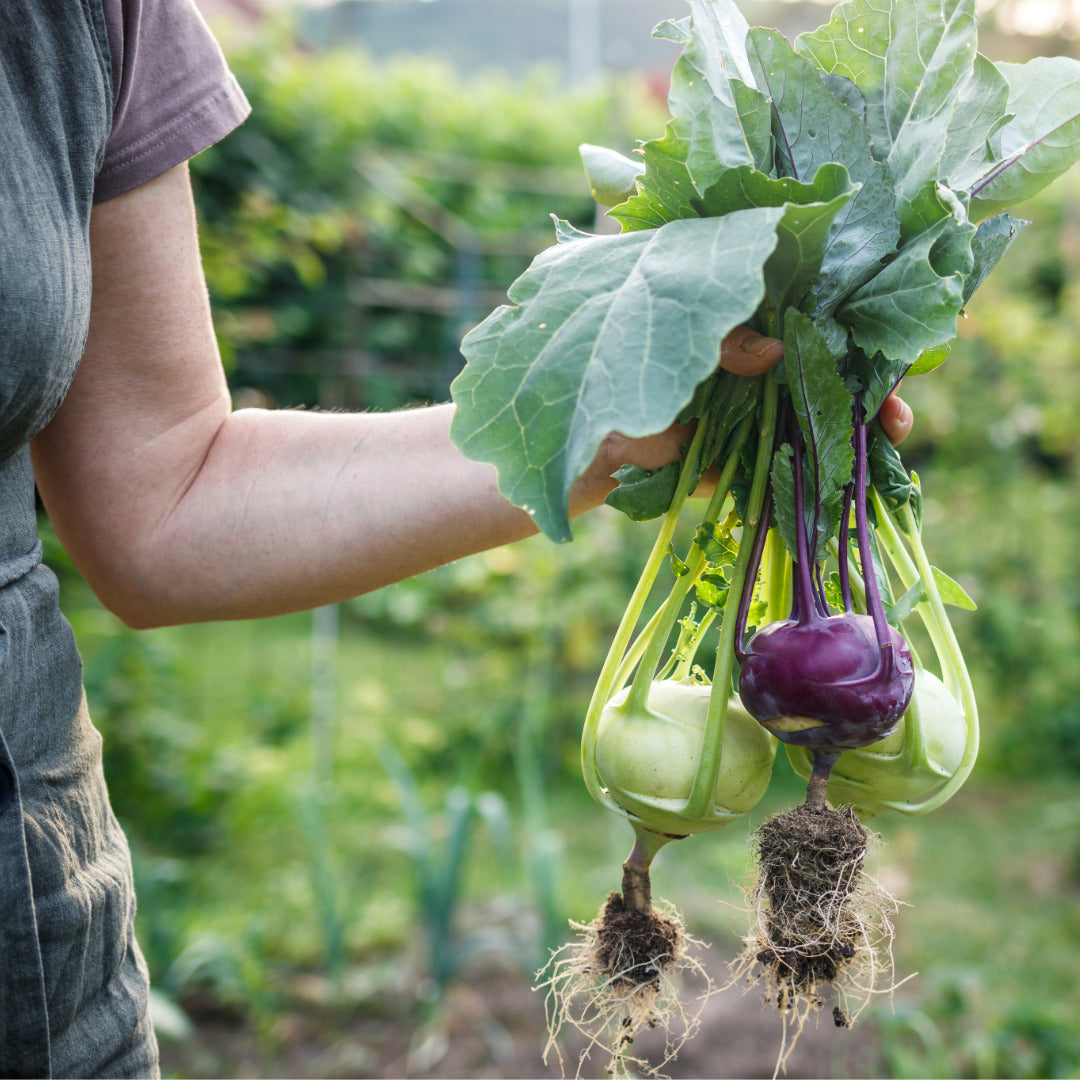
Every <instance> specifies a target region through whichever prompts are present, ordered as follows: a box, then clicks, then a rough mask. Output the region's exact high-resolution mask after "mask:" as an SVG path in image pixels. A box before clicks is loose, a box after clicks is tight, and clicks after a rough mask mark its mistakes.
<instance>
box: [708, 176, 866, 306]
mask: <svg viewBox="0 0 1080 1080" xmlns="http://www.w3.org/2000/svg"><path fill="white" fill-rule="evenodd" d="M857 193H858V187H856V186H853V185H852V183H851V181H850V179H849V177H848V174H847V170H846V169H845V168H844V167H843V166H842V165H840V164H837V163H835V162H827V163H825V164H823V165H822V166H821V168H820V169H818V170H817V172H816V174H815V175H814V177H813V178H812V179H811V180H809V181H808V182H806V183H802V182H800V181H798V180H795V179H793V178H791V177H780V178H776V177H771V176H766V175H765V173H762V172H759V171H758V170H757V169H755V168H753V167H751V166H742V167H740V168H736V169H728V170H727V171H726V172H724V173H723V175H722V176H721V177H720V179H719V180H717V182H716V183H715V184H713V185H712V186H711V187H710V188H709V189H708V190H707V191H706V192H705V193H704V195H703V196H702V198H701V201H700V204H699V206H700V210H701V213H702V214H703V215H705V216H711V215H720V214H725V213H730V212H731V211H733V210H742V209H745V208H747V207H752V206H782V207H784V216H783V219H782V220H781V223H780V226H779V227H778V230H777V234H778V238H779V239H778V243H777V246H776V251H775V252H774V253H773V255H772V256H771V257H770V259H769V262H768V264H767V265H766V267H765V282H766V286H767V290H768V297H769V300H770V302H771V303H772V304H773V305H774V306H775V307H776V309H777V310H778V311H783V310H785V309H786V308H787V307H789V306H792V305H798V304H799V303H800V302H801V300H802V299H803V296H804V295H805V294H806V292H807V290H808V289H809V288H810V286H811V285H812V284H813V283H814V282H815V281H816V280H817V278H818V276H819V274H820V272H821V264H822V260H823V259H824V258H825V253H826V251H827V250H828V247H829V241H830V238H831V236H832V228H833V222H834V221H835V220H836V217H837V215H838V214H839V213H841V212H842V211H843V209H844V207H845V206H846V205H847V204H848V203H849V202H850V201H851V200H852V199H853V198H854V196H855V195H856V194H857Z"/></svg>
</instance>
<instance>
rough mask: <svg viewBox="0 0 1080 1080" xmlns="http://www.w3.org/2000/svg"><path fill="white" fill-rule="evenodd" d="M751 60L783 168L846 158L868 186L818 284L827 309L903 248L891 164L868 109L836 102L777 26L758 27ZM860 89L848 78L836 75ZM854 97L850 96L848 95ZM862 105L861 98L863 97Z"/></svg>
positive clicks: (833, 243)
mask: <svg viewBox="0 0 1080 1080" xmlns="http://www.w3.org/2000/svg"><path fill="white" fill-rule="evenodd" d="M749 55H750V62H751V64H752V65H753V66H754V69H755V74H756V78H757V82H758V85H759V86H760V87H761V88H762V89H763V90H765V91H766V92H767V93H768V94H769V96H770V98H771V100H772V106H773V136H774V139H775V142H776V166H777V170H778V171H779V172H780V174H781V175H783V176H792V177H795V178H796V179H801V180H807V179H809V178H810V177H812V176H814V175H815V174H816V173H817V171H818V169H819V168H820V167H821V166H822V165H824V164H827V163H829V162H840V163H841V164H843V165H844V166H845V168H846V169H847V171H848V174H849V176H850V177H851V179H852V180H853V181H854V182H856V183H857V184H860V185H861V189H860V190H859V191H858V193H857V194H856V195H855V196H854V197H853V198H852V200H851V202H850V204H849V205H848V206H846V207H845V208H844V209H843V210H842V211H841V212H840V214H839V216H838V218H837V222H836V226H835V228H834V229H833V230H832V234H831V236H830V240H829V246H828V250H827V251H826V254H825V257H824V259H823V262H822V267H821V274H820V280H819V282H818V284H817V287H816V289H815V292H816V296H817V300H816V305H815V306H816V310H817V311H819V312H828V311H829V310H831V309H832V308H833V307H834V306H835V305H836V304H837V303H839V302H840V301H841V300H842V299H843V298H844V297H846V296H847V295H848V294H850V293H851V292H853V291H854V290H855V289H856V288H858V286H859V285H861V284H862V283H863V282H864V281H866V280H867V279H868V278H869V277H871V276H872V275H873V274H874V272H875V271H876V270H877V269H878V268H879V267H880V265H881V264H882V262H883V261H884V260H885V259H886V258H887V257H888V256H890V255H892V254H893V253H894V252H895V251H896V246H897V243H898V242H899V239H900V223H899V221H898V220H897V217H896V211H895V202H896V194H895V190H894V188H893V182H892V177H891V175H890V173H889V170H888V167H887V166H885V165H883V164H882V163H881V162H879V161H876V160H875V158H874V155H873V151H872V147H871V144H870V135H869V132H868V131H867V129H866V125H865V123H864V122H863V119H862V116H861V114H856V113H855V112H853V111H852V109H851V108H850V107H849V106H848V105H846V104H843V103H842V102H841V101H839V100H837V98H836V96H835V95H834V94H833V93H832V92H830V89H829V87H828V86H826V84H825V82H823V81H822V77H821V76H820V74H819V73H818V71H817V68H815V67H814V65H813V64H812V63H811V62H810V61H809V60H807V59H806V58H805V57H802V56H800V55H798V54H797V53H796V52H795V51H794V50H793V49H792V47H791V45H790V44H789V43H788V41H787V39H786V38H785V37H784V36H783V35H782V34H780V33H778V32H777V31H775V30H760V29H756V30H751V31H750V37H749ZM836 82H839V83H842V84H843V85H845V86H848V87H851V88H852V90H853V91H854V93H855V94H856V95H858V90H857V89H856V88H855V87H854V84H852V83H850V82H848V81H847V80H842V79H841V80H835V81H834V85H835V83H836ZM849 96H850V95H849ZM859 101H860V105H861V95H859Z"/></svg>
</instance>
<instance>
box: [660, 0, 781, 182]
mask: <svg viewBox="0 0 1080 1080" xmlns="http://www.w3.org/2000/svg"><path fill="white" fill-rule="evenodd" d="M690 9H691V36H690V40H689V41H688V42H687V44H686V46H685V48H684V49H683V51H682V55H681V56H680V57H679V59H678V61H677V62H676V64H675V68H674V70H673V71H672V75H671V90H670V92H669V94H668V106H669V107H670V109H671V114H672V116H673V117H674V118H675V120H676V121H677V122H678V124H679V127H680V131H681V132H684V133H685V136H686V138H687V140H688V149H687V155H686V164H687V167H688V169H689V170H690V175H691V176H692V177H693V178H694V182H695V184H696V185H697V187H698V189H699V190H701V189H703V188H705V187H708V186H709V185H710V184H712V183H713V182H714V181H715V180H716V178H717V177H718V176H719V175H720V173H722V172H723V171H724V169H730V168H734V167H735V166H737V165H753V166H754V167H755V168H758V169H761V170H762V171H763V172H769V171H771V168H772V151H773V147H772V116H771V109H770V107H769V99H768V98H767V97H765V95H764V94H763V93H761V91H760V90H758V89H756V88H755V87H754V86H753V82H752V79H753V76H752V75H751V72H750V65H749V62H748V60H747V58H746V34H747V31H748V30H749V27H748V26H747V23H746V20H745V19H744V18H743V17H742V15H741V14H740V12H739V9H738V8H737V7H736V6H735V3H734V0H691V3H690Z"/></svg>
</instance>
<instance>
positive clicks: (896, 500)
mask: <svg viewBox="0 0 1080 1080" xmlns="http://www.w3.org/2000/svg"><path fill="white" fill-rule="evenodd" d="M866 460H867V464H868V466H869V468H870V482H871V483H872V484H873V485H874V487H875V488H877V491H878V493H879V494H880V495H881V497H882V498H883V499H884V500H885V504H886V505H887V506H888V507H889V509H890V510H899V509H900V507H901V506H903V505H904V504H905V503H909V502H910V503H911V506H912V509H913V510H914V512H915V517H916V520H918V519H919V518H920V517H921V516H922V495H921V494H920V493H919V485H918V483H917V482H916V481H915V480H914V479H912V477H911V474H910V473H909V472H908V471H907V469H905V468H904V463H903V461H902V460H901V459H900V452H899V451H898V450H897V449H896V447H895V446H893V444H892V443H891V442H890V441H889V437H888V436H887V435H886V434H885V432H884V431H883V430H882V428H881V425H880V424H872V425H871V426H870V429H869V432H868V436H867V459H866Z"/></svg>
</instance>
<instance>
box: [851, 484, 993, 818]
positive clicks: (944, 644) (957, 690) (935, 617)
mask: <svg viewBox="0 0 1080 1080" xmlns="http://www.w3.org/2000/svg"><path fill="white" fill-rule="evenodd" d="M871 497H872V498H873V500H874V509H875V510H876V512H877V517H878V540H879V542H882V543H883V544H884V546H885V550H886V551H887V553H888V555H889V557H890V558H891V559H892V561H893V564H894V565H895V566H896V570H897V573H898V574H899V575H900V579H901V581H902V582H903V584H904V586H905V588H910V587H911V586H912V585H914V584H915V582H916V581H921V582H922V585H923V588H924V589H925V590H926V601H925V602H924V603H920V604H919V605H918V607H917V608H916V610H917V611H918V612H919V615H920V616H921V617H922V620H923V623H924V624H925V625H926V629H927V632H928V633H929V634H930V638H931V641H932V642H933V644H934V651H935V652H936V653H937V655H938V659H939V661H940V663H941V674H942V679H943V681H944V682H945V685H946V686H947V687H948V688H949V690H950V691H951V692H952V693H953V694H955V695H957V696H958V697H959V699H960V705H961V707H962V708H963V710H964V723H965V726H966V732H965V734H966V738H965V742H964V755H963V757H962V758H961V759H960V765H959V768H957V770H956V772H955V773H954V774H953V776H952V777H951V779H949V780H948V782H947V783H946V784H945V785H944V786H943V787H942V788H940V790H938V791H937V792H935V793H934V794H933V795H932V796H931V797H930V798H928V799H924V800H923V801H922V802H921V803H916V804H914V805H911V804H908V803H888V804H886V805H888V806H891V807H892V808H893V809H895V810H900V811H903V812H905V813H908V814H925V813H929V812H930V811H931V810H936V809H937V808H938V807H939V806H941V805H942V804H943V803H945V802H946V801H947V800H948V799H950V798H952V796H953V795H954V794H955V793H956V792H957V791H958V790H959V788H960V787H961V785H962V784H963V783H964V781H965V780H967V778H968V776H969V775H970V774H971V770H972V768H973V767H974V765H975V759H976V758H977V757H978V755H979V709H978V703H977V702H976V700H975V689H974V687H973V686H972V685H971V676H970V675H969V674H968V669H967V664H966V662H965V661H964V654H963V653H962V652H961V650H960V645H959V642H958V641H957V640H956V634H955V633H954V631H953V628H952V623H950V622H949V616H948V614H947V613H946V611H945V603H944V601H943V600H942V599H941V593H940V591H939V590H938V587H937V582H936V581H935V580H934V569H933V567H932V566H931V565H930V560H929V559H928V558H927V556H926V549H925V548H924V547H923V544H922V534H921V531H920V529H919V523H918V522H917V521H916V520H915V514H914V512H913V511H912V509H911V504H910V502H907V503H904V505H903V506H902V507H900V509H899V510H897V511H896V512H895V513H894V512H891V511H890V510H889V509H888V507H886V505H885V500H884V499H882V498H881V496H880V495H879V494H878V493H877V491H876V490H874V489H873V488H872V489H871ZM897 518H899V520H900V526H901V528H902V529H903V535H904V537H905V538H906V539H907V546H908V547H909V548H910V550H911V555H910V556H909V554H908V551H907V548H905V546H904V544H903V541H901V539H900V532H899V530H898V529H897V526H896V519H897ZM912 557H913V558H914V561H912Z"/></svg>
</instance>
